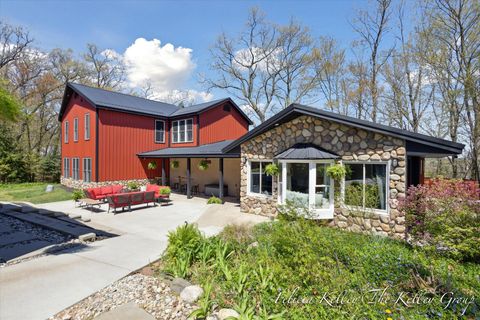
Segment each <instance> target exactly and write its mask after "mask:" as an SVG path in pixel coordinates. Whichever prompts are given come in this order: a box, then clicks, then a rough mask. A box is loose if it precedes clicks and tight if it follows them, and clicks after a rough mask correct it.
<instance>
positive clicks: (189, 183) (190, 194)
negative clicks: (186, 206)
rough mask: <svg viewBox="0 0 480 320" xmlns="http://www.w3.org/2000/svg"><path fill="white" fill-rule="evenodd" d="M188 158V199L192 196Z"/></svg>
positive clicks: (188, 160)
mask: <svg viewBox="0 0 480 320" xmlns="http://www.w3.org/2000/svg"><path fill="white" fill-rule="evenodd" d="M190 167H191V163H190V158H187V199H190V198H191V197H192V182H191V181H190V180H191V177H190V171H191V170H190Z"/></svg>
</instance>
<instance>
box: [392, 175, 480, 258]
mask: <svg viewBox="0 0 480 320" xmlns="http://www.w3.org/2000/svg"><path fill="white" fill-rule="evenodd" d="M399 209H400V210H401V211H403V212H404V213H405V216H406V226H407V232H408V234H409V235H410V236H411V238H412V240H413V241H414V242H415V243H417V244H423V245H426V246H430V247H432V248H433V249H436V251H437V252H439V253H441V254H444V255H447V256H450V257H452V258H455V259H463V260H470V261H477V262H479V261H480V246H478V243H480V205H479V200H478V196H477V194H476V193H475V190H472V189H470V188H469V186H468V185H466V184H465V183H463V182H462V181H459V180H443V179H440V180H436V181H435V182H434V183H433V184H432V185H430V186H427V185H420V186H416V187H415V186H412V187H410V188H409V189H408V190H407V194H406V197H405V199H404V200H403V201H401V202H400V204H399ZM475 243H476V244H477V245H474V244H475Z"/></svg>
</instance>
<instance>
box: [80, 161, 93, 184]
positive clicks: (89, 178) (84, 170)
mask: <svg viewBox="0 0 480 320" xmlns="http://www.w3.org/2000/svg"><path fill="white" fill-rule="evenodd" d="M87 162H88V163H89V165H88V166H87ZM87 168H88V170H87ZM87 172H88V179H85V177H86V176H87V174H86V173H87ZM82 178H83V181H84V182H92V158H83V171H82Z"/></svg>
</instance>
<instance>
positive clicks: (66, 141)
mask: <svg viewBox="0 0 480 320" xmlns="http://www.w3.org/2000/svg"><path fill="white" fill-rule="evenodd" d="M64 134H65V137H64V141H65V143H68V121H65V133H64Z"/></svg>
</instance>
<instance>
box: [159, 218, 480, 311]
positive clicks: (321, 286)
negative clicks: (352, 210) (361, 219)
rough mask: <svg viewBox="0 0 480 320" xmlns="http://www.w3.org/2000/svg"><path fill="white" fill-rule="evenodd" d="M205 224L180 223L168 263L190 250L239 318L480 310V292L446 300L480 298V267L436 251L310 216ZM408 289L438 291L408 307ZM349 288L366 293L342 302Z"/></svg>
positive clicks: (215, 295) (196, 267) (218, 297)
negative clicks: (204, 232)
mask: <svg viewBox="0 0 480 320" xmlns="http://www.w3.org/2000/svg"><path fill="white" fill-rule="evenodd" d="M293 215H294V213H292V214H290V216H293ZM195 229H196V227H195V226H193V225H189V226H188V227H186V226H182V227H180V230H178V231H177V232H176V233H177V235H176V236H175V237H172V242H171V243H170V244H169V246H168V249H167V252H169V251H170V253H168V254H166V255H165V256H164V265H167V266H168V265H170V262H171V260H175V259H176V258H175V257H178V256H182V252H188V253H189V255H190V257H191V260H190V261H188V262H189V267H188V272H186V273H185V274H186V275H187V278H188V279H189V280H190V281H192V282H194V283H198V284H200V285H201V286H203V287H204V288H205V287H207V286H210V285H211V286H212V289H211V295H210V299H211V300H214V301H215V302H214V303H215V304H217V305H218V308H233V309H235V310H236V311H237V312H238V313H239V314H240V317H239V319H343V318H346V319H359V318H360V319H361V318H365V319H367V318H368V319H387V318H388V317H390V318H392V319H397V318H398V319H425V318H445V319H447V318H448V319H463V318H467V319H468V318H474V317H475V314H477V313H478V311H479V310H480V309H479V308H480V305H479V301H478V300H475V299H473V300H471V301H472V302H471V303H469V305H468V307H467V308H465V309H464V307H465V304H464V305H462V304H461V303H455V304H453V305H450V306H448V307H446V305H445V304H442V303H440V299H439V297H441V296H442V295H443V294H448V292H452V293H453V294H454V295H455V296H457V297H464V298H466V299H470V298H471V297H478V295H479V294H480V279H479V278H478V274H480V265H478V264H475V263H462V262H458V261H455V260H451V259H449V258H446V257H441V256H437V255H432V254H431V253H430V252H429V251H425V250H423V249H422V248H412V247H410V246H409V245H408V244H405V243H404V242H402V241H397V240H392V239H389V238H383V237H378V236H372V235H364V234H356V233H350V232H346V231H343V230H339V229H335V228H329V227H324V226H320V225H318V224H317V223H315V222H314V221H311V220H308V219H302V218H299V219H296V220H288V221H287V220H279V221H276V222H268V223H263V224H260V225H257V226H255V227H251V228H244V227H236V226H235V227H227V228H226V230H225V231H224V232H222V233H221V234H220V235H218V236H215V237H211V238H205V237H203V236H201V234H200V232H199V231H198V230H197V231H196V230H195ZM187 230H188V232H187ZM242 233H243V234H242ZM180 235H182V236H180ZM180 239H182V240H181V241H179V240H180ZM207 288H208V287H207ZM375 288H379V289H384V288H387V290H386V292H385V296H384V300H382V301H378V300H377V301H375V300H374V299H373V298H372V296H370V295H369V294H368V292H369V290H372V289H375ZM401 292H404V293H405V294H406V295H408V297H412V296H413V295H415V294H417V295H424V296H425V297H427V298H434V297H435V299H432V302H431V303H425V304H411V305H410V306H409V307H406V306H405V305H403V304H402V303H395V298H396V297H398V295H399V294H400V293H401ZM324 293H329V294H330V296H327V299H329V302H330V303H331V304H332V306H330V305H328V304H327V303H325V301H324V302H323V303H322V302H321V301H322V297H323V295H324ZM340 293H345V299H349V298H354V297H356V298H357V299H359V300H357V302H356V303H344V304H341V303H338V302H335V297H336V296H338V294H340ZM290 296H292V297H293V302H290V303H289V302H288V301H289V297H290ZM205 297H206V295H205V296H204V298H205ZM302 298H306V299H310V300H309V301H311V302H310V303H306V302H302V301H303V300H301V299H302ZM405 298H407V296H405ZM362 299H363V300H362ZM368 299H372V302H371V303H369V300H368ZM290 300H292V299H290ZM468 301H470V300H468ZM200 304H201V306H200V309H202V312H200V311H198V313H196V314H193V315H192V316H193V318H195V316H198V317H196V318H197V319H204V318H205V317H206V316H207V315H208V312H207V310H211V308H210V307H211V305H210V303H209V301H201V303H200ZM462 312H465V315H464V316H462Z"/></svg>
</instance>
